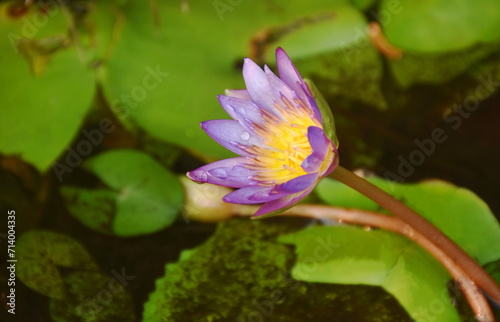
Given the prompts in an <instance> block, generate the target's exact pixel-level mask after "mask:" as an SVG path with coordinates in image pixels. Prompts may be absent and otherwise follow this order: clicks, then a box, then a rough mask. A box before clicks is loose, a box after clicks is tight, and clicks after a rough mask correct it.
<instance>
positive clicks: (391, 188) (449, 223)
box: [316, 178, 500, 264]
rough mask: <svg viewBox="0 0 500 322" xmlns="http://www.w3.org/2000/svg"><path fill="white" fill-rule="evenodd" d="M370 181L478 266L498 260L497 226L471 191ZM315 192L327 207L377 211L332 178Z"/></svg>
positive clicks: (441, 184)
mask: <svg viewBox="0 0 500 322" xmlns="http://www.w3.org/2000/svg"><path fill="white" fill-rule="evenodd" d="M369 181H371V182H372V183H373V184H375V185H377V186H378V187H380V188H381V189H383V190H385V191H387V192H389V193H391V194H392V195H393V196H394V197H396V198H398V199H400V200H402V201H403V202H404V203H406V204H407V205H408V206H410V207H411V208H413V209H415V210H416V211H417V212H418V213H420V214H421V215H422V216H423V217H425V218H427V219H428V220H429V221H430V222H432V223H433V224H434V225H436V226H437V227H438V228H439V229H441V230H442V231H443V232H444V233H445V234H446V235H447V236H449V237H450V238H451V239H453V240H454V241H455V242H456V243H457V244H458V245H460V246H461V247H462V248H463V249H464V250H465V251H467V252H468V253H469V254H470V255H472V256H474V257H475V258H476V260H477V261H478V262H479V263H480V264H486V263H489V262H491V261H494V260H497V259H499V258H500V224H499V223H498V221H497V220H496V218H495V216H494V215H493V214H492V213H491V210H490V209H489V208H488V205H487V204H486V203H485V202H484V201H482V200H481V199H480V198H479V197H478V196H477V195H475V194H474V193H473V192H471V191H469V190H467V189H464V188H460V187H457V186H454V185H452V184H450V183H447V182H444V181H439V180H432V181H424V182H421V183H418V184H400V183H395V182H391V181H387V180H384V179H381V178H370V179H369ZM316 191H317V192H318V195H319V197H320V198H321V199H323V200H324V201H325V202H326V203H328V204H330V205H334V206H339V207H346V208H356V209H364V210H369V211H378V210H380V208H379V206H378V205H377V204H376V203H375V202H373V201H371V200H369V199H368V198H367V197H365V196H363V195H361V194H360V193H358V192H356V191H354V190H353V189H352V188H350V187H347V186H346V185H344V184H341V183H339V182H337V181H334V180H332V179H328V178H327V179H324V180H322V181H321V182H320V183H319V184H318V187H317V189H316Z"/></svg>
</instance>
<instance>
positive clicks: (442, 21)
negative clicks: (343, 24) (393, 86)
mask: <svg viewBox="0 0 500 322" xmlns="http://www.w3.org/2000/svg"><path fill="white" fill-rule="evenodd" d="M397 3H398V4H399V5H398V6H395V5H394V4H395V2H394V1H393V0H383V1H382V2H381V4H380V10H379V17H380V18H379V20H380V21H379V22H380V24H381V25H382V26H383V28H384V32H385V35H386V36H387V39H388V40H389V42H390V43H392V44H394V45H395V46H397V47H400V48H403V49H404V50H408V51H416V52H428V53H438V52H446V51H453V50H461V49H465V48H468V47H471V46H473V45H476V44H478V43H483V42H491V41H495V40H498V39H500V19H498V12H499V11H500V2H498V1H496V0H478V1H473V2H471V1H465V0H432V1H402V2H397ZM382 13H383V14H382Z"/></svg>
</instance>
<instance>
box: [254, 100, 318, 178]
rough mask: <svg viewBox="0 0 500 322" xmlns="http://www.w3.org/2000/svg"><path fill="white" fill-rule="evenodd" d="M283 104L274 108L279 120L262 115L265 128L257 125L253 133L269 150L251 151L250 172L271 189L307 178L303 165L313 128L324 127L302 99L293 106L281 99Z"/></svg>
mask: <svg viewBox="0 0 500 322" xmlns="http://www.w3.org/2000/svg"><path fill="white" fill-rule="evenodd" d="M282 102H283V104H282V105H280V104H278V103H275V104H274V107H275V109H276V111H277V112H278V113H279V114H280V117H277V116H275V115H273V114H271V113H269V112H266V111H263V112H262V113H263V115H262V117H263V121H264V122H263V124H262V125H261V124H254V131H255V133H256V134H257V135H259V136H260V137H262V138H263V139H264V144H265V145H266V146H267V147H266V148H263V147H258V146H254V147H252V149H251V150H252V151H251V152H252V154H253V155H255V157H253V158H249V159H250V160H249V161H250V162H249V164H247V165H246V167H247V168H249V169H251V170H254V171H255V172H256V173H257V174H256V175H255V176H254V178H253V179H254V180H256V181H257V182H258V183H259V184H260V185H263V186H272V185H276V184H281V183H284V182H287V181H289V180H291V179H294V178H296V177H299V176H302V175H305V174H307V172H306V171H305V170H304V169H303V168H302V167H301V165H302V162H303V161H304V160H305V159H306V158H307V157H308V156H309V155H311V153H312V148H311V144H310V143H309V139H308V137H307V129H308V128H309V127H310V126H317V127H322V126H321V124H320V122H319V121H318V120H317V119H316V118H315V117H314V115H313V114H312V112H311V111H310V110H309V108H308V107H307V106H306V105H305V104H304V102H302V101H301V100H299V99H296V100H294V103H295V104H293V105H292V102H290V101H289V100H288V99H287V98H285V97H282Z"/></svg>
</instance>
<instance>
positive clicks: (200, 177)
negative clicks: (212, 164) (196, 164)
mask: <svg viewBox="0 0 500 322" xmlns="http://www.w3.org/2000/svg"><path fill="white" fill-rule="evenodd" d="M188 177H189V179H191V180H193V181H196V182H202V183H203V182H207V180H208V173H206V172H205V171H203V170H198V171H196V170H195V171H191V172H189V173H188Z"/></svg>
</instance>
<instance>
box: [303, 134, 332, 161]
mask: <svg viewBox="0 0 500 322" xmlns="http://www.w3.org/2000/svg"><path fill="white" fill-rule="evenodd" d="M307 138H308V139H309V144H310V145H311V148H312V150H313V153H314V154H315V155H316V156H317V157H318V158H320V159H324V158H325V156H326V154H327V153H328V149H329V148H330V146H331V144H332V143H331V141H330V139H329V138H328V137H327V136H326V134H325V131H323V129H322V128H319V127H317V126H310V127H308V128H307Z"/></svg>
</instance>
